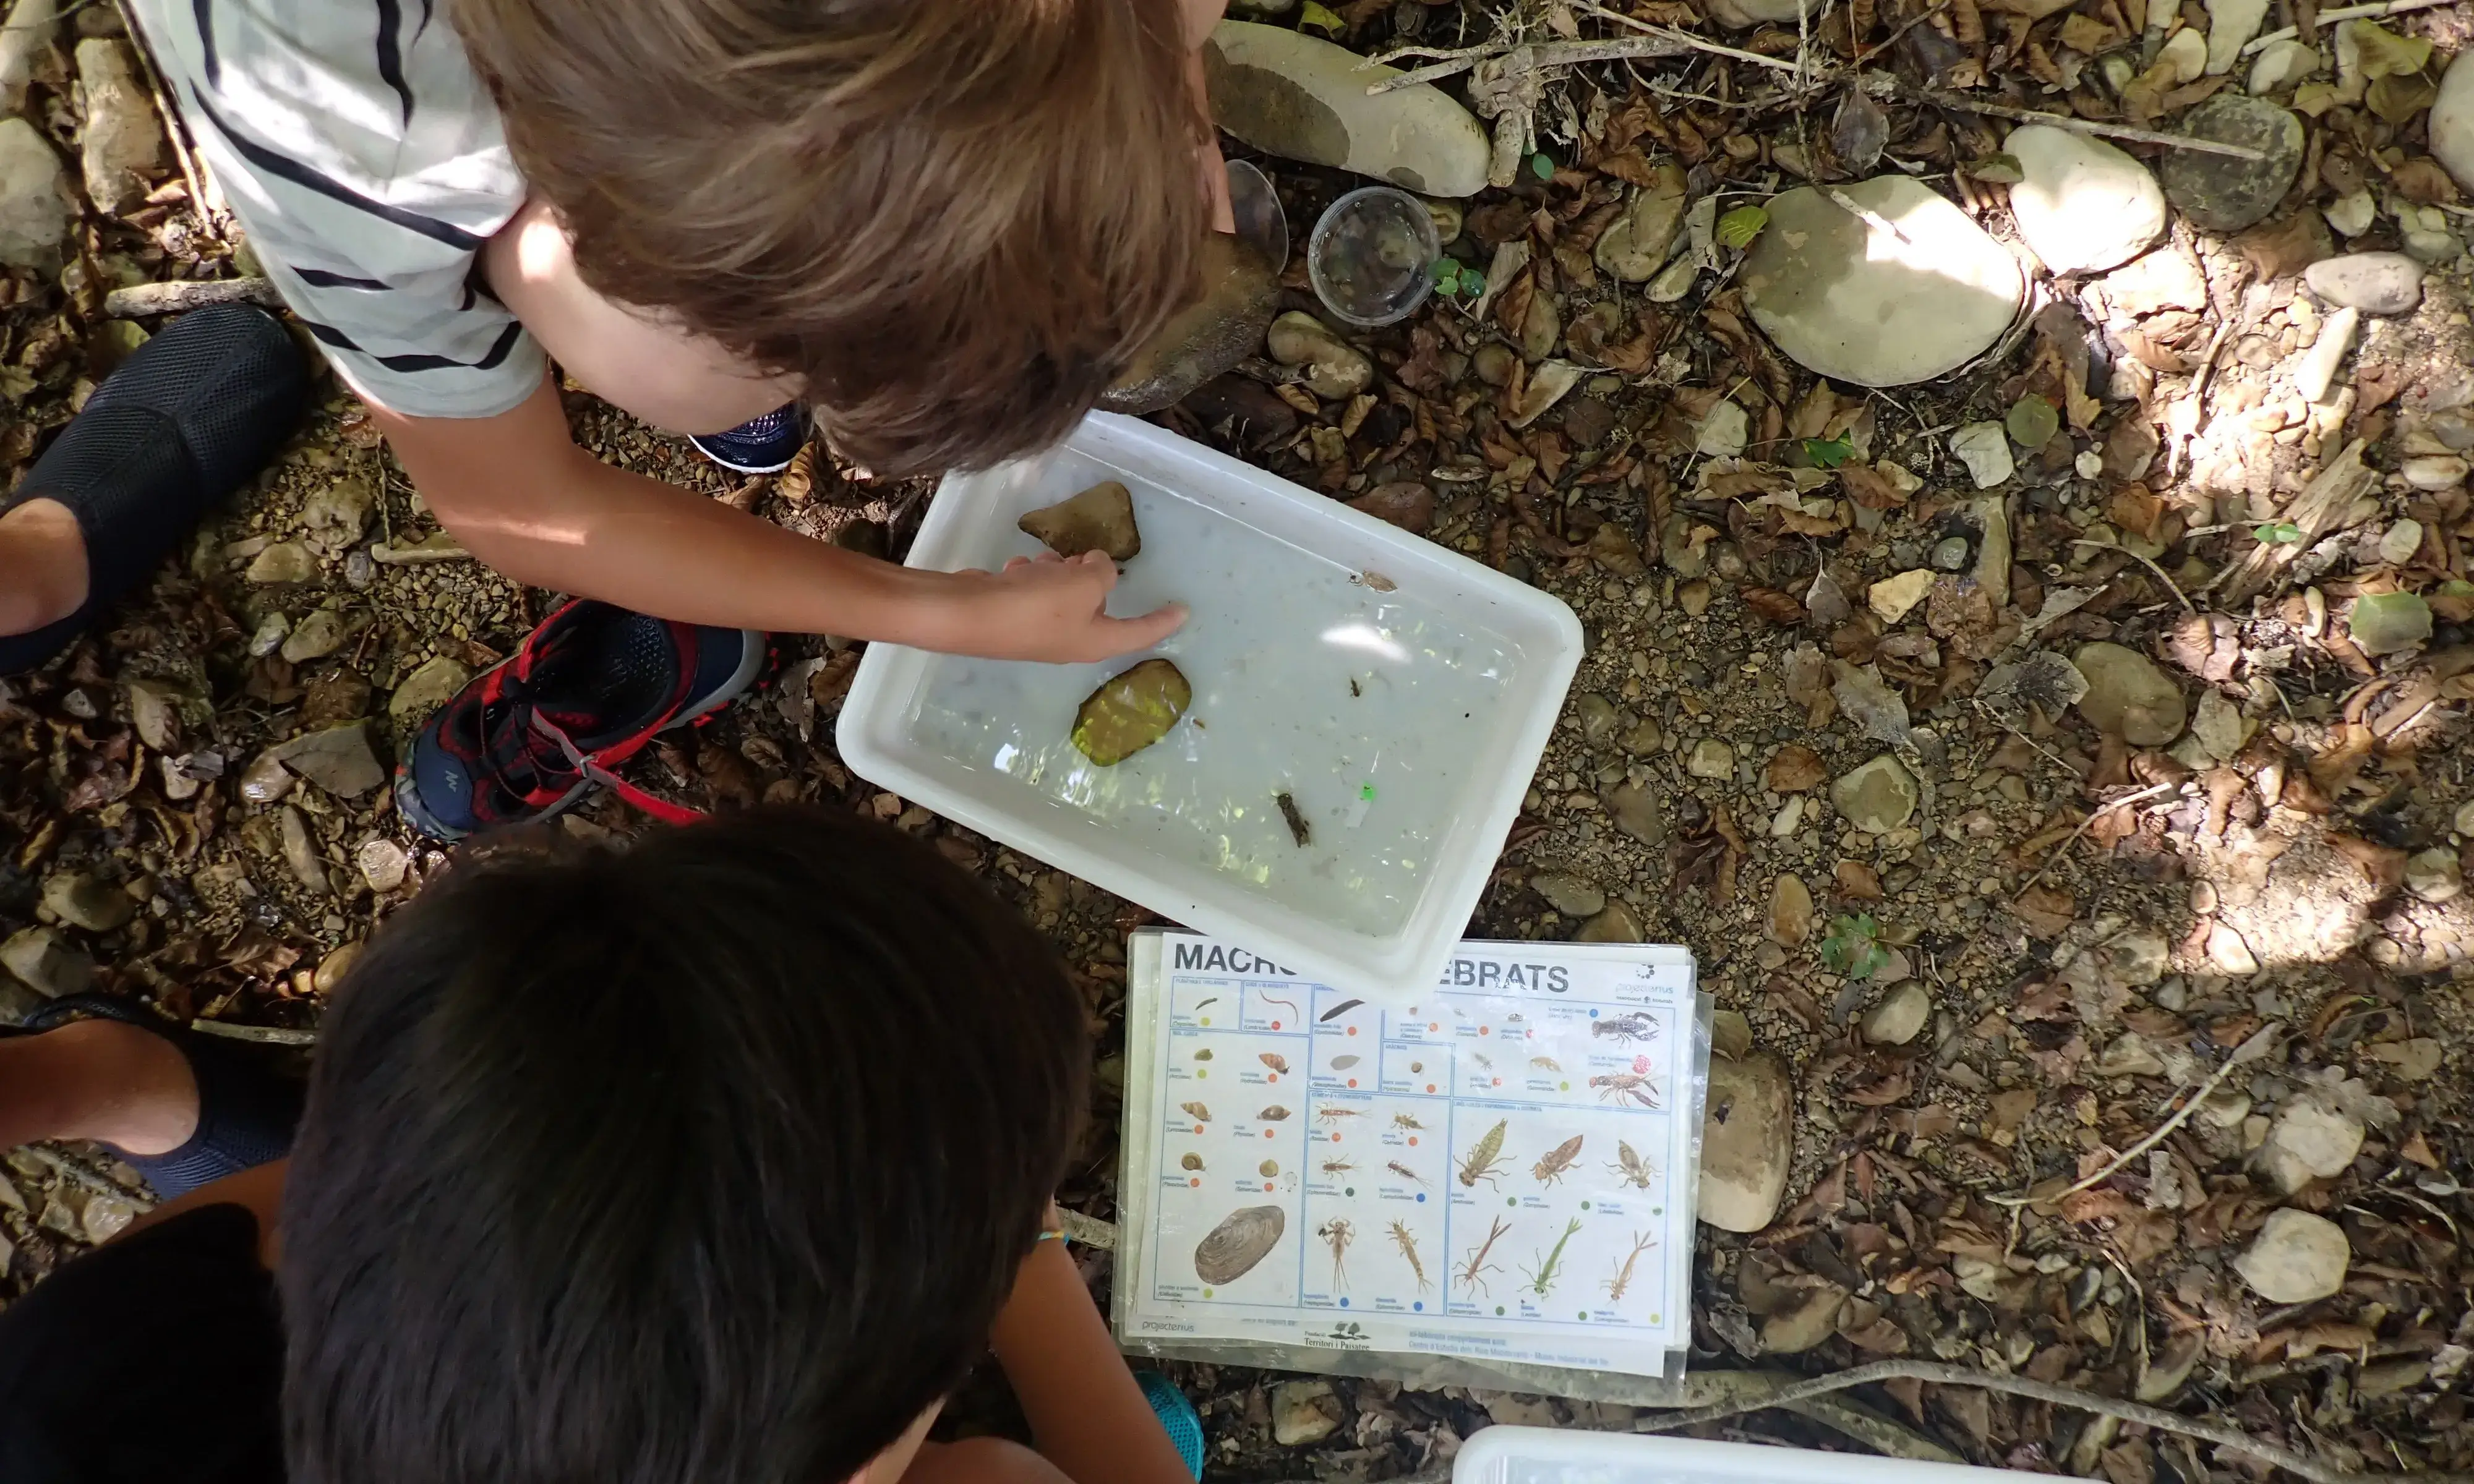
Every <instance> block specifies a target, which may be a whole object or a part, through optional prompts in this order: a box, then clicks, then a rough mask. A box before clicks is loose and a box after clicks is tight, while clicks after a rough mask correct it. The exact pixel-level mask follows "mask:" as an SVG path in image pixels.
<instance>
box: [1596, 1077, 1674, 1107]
mask: <svg viewBox="0 0 2474 1484" xmlns="http://www.w3.org/2000/svg"><path fill="white" fill-rule="evenodd" d="M1589 1086H1590V1087H1593V1088H1595V1089H1598V1101H1600V1102H1602V1103H1613V1104H1615V1105H1616V1106H1617V1107H1621V1106H1622V1105H1624V1104H1626V1103H1638V1104H1639V1105H1640V1106H1641V1107H1643V1108H1656V1107H1657V1106H1658V1084H1657V1082H1656V1081H1655V1080H1653V1079H1652V1078H1651V1077H1650V1076H1649V1075H1648V1074H1647V1073H1645V1072H1608V1073H1606V1074H1605V1075H1603V1076H1597V1077H1592V1078H1590V1079H1589Z"/></svg>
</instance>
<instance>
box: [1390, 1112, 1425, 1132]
mask: <svg viewBox="0 0 2474 1484" xmlns="http://www.w3.org/2000/svg"><path fill="white" fill-rule="evenodd" d="M1392 1126H1393V1127H1394V1128H1395V1129H1416V1130H1417V1131H1418V1132H1419V1133H1420V1134H1423V1133H1424V1132H1426V1126H1425V1125H1424V1124H1422V1123H1419V1121H1418V1115H1417V1114H1416V1113H1394V1114H1393V1115H1392Z"/></svg>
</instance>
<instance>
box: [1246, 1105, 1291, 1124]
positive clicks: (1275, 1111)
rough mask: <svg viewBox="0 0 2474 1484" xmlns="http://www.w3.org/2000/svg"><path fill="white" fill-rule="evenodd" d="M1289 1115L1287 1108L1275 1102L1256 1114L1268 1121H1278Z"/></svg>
mask: <svg viewBox="0 0 2474 1484" xmlns="http://www.w3.org/2000/svg"><path fill="white" fill-rule="evenodd" d="M1288 1115H1289V1111H1288V1110H1287V1109H1285V1108H1282V1107H1281V1106H1280V1105H1279V1104H1277V1103H1273V1105H1272V1106H1271V1107H1269V1108H1266V1109H1264V1110H1263V1111H1262V1112H1261V1113H1256V1114H1255V1115H1254V1116H1255V1117H1257V1118H1260V1119H1262V1120H1263V1121H1265V1122H1266V1123H1278V1122H1279V1121H1281V1120H1282V1119H1284V1118H1286V1117H1288Z"/></svg>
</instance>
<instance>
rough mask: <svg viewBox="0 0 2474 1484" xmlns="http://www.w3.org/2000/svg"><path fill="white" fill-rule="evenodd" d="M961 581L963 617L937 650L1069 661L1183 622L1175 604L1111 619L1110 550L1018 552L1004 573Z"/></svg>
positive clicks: (1131, 644) (1113, 569) (1130, 644)
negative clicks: (1068, 554) (1073, 554)
mask: <svg viewBox="0 0 2474 1484" xmlns="http://www.w3.org/2000/svg"><path fill="white" fill-rule="evenodd" d="M954 577H955V580H956V581H957V582H958V583H960V584H962V585H963V586H962V589H961V591H960V592H959V593H958V595H957V596H958V599H959V611H958V613H957V615H956V616H957V617H958V619H959V620H960V622H959V623H958V625H957V628H956V632H955V633H954V634H952V636H951V637H950V638H949V639H948V640H947V641H946V642H943V643H939V644H936V645H934V646H932V647H934V648H936V649H941V650H945V651H947V652H949V653H952V654H958V655H978V656H981V657H983V658H989V659H1040V660H1045V661H1047V662H1049V663H1051V664H1070V663H1075V662H1079V661H1081V660H1088V659H1105V658H1109V657H1110V656H1112V655H1122V654H1126V653H1128V651H1131V650H1137V649H1148V648H1150V647H1151V646H1152V645H1153V644H1156V643H1158V642H1159V641H1160V640H1162V639H1164V638H1167V637H1168V636H1169V635H1170V634H1175V633H1176V631H1177V628H1178V626H1179V625H1181V624H1183V623H1184V622H1185V611H1186V610H1185V605H1184V604H1182V603H1171V604H1168V605H1167V606H1165V607H1162V608H1157V609H1154V610H1152V611H1151V612H1148V613H1145V614H1143V615H1142V616H1141V617H1139V618H1111V617H1109V616H1108V613H1107V602H1108V592H1109V589H1111V588H1113V587H1115V586H1117V564H1116V563H1115V562H1111V561H1109V560H1108V555H1107V553H1105V552H1100V551H1091V552H1085V553H1083V554H1082V555H1081V556H1079V557H1077V558H1075V559H1074V560H1072V561H1070V562H1069V561H1066V560H1065V559H1064V558H1061V557H1059V556H1057V555H1056V554H1055V552H1049V551H1043V552H1041V553H1040V554H1039V555H1038V556H1037V557H1036V558H1031V557H1016V558H1014V559H1013V560H1012V561H1010V562H1007V563H1006V564H1005V570H1004V571H1002V572H957V573H955V574H954Z"/></svg>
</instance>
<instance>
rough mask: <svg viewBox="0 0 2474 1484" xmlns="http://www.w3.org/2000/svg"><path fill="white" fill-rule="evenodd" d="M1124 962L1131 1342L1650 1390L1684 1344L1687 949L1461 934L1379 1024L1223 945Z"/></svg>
mask: <svg viewBox="0 0 2474 1484" xmlns="http://www.w3.org/2000/svg"><path fill="white" fill-rule="evenodd" d="M1129 960H1130V962H1129V969H1130V970H1131V973H1130V978H1129V983H1130V985H1131V993H1130V999H1129V1008H1128V1042H1127V1065H1128V1087H1127V1100H1126V1113H1125V1117H1126V1128H1127V1161H1126V1170H1125V1178H1124V1183H1123V1185H1122V1187H1121V1189H1122V1200H1121V1204H1122V1205H1123V1206H1124V1208H1125V1209H1124V1212H1123V1216H1124V1221H1125V1229H1124V1231H1123V1233H1122V1235H1121V1238H1120V1242H1121V1247H1120V1251H1121V1253H1124V1254H1126V1255H1128V1257H1130V1260H1131V1263H1132V1271H1131V1272H1130V1273H1129V1274H1126V1275H1123V1276H1121V1277H1120V1279H1119V1282H1120V1283H1121V1284H1125V1283H1128V1282H1129V1283H1131V1284H1132V1287H1131V1290H1130V1292H1122V1291H1121V1298H1120V1304H1119V1323H1120V1328H1121V1330H1122V1331H1123V1333H1124V1336H1125V1337H1126V1338H1127V1339H1128V1340H1133V1339H1136V1338H1142V1337H1150V1338H1154V1339H1159V1340H1169V1339H1175V1340H1176V1341H1179V1342H1197V1341H1200V1342H1207V1341H1210V1340H1213V1339H1222V1340H1242V1341H1248V1342H1255V1343H1264V1344H1274V1345H1298V1346H1313V1347H1320V1348H1336V1349H1342V1350H1365V1351H1376V1352H1405V1353H1416V1354H1431V1355H1458V1356H1467V1357H1474V1358H1483V1359H1486V1360H1492V1361H1508V1362H1519V1363H1525V1364H1536V1365H1548V1366H1564V1367H1576V1368H1586V1369H1592V1370H1601V1371H1619V1372H1627V1373H1631V1374H1636V1375H1644V1376H1656V1375H1660V1374H1661V1373H1662V1372H1664V1371H1665V1369H1666V1366H1667V1352H1669V1351H1670V1350H1680V1349H1682V1348H1683V1347H1684V1346H1685V1344H1686V1339H1687V1336H1688V1321H1689V1314H1688V1309H1689V1307H1690V1286H1689V1281H1688V1268H1689V1263H1690V1258H1691V1248H1692V1231H1693V1229H1692V1220H1693V1212H1692V1201H1693V1192H1694V1188H1695V1185H1694V1182H1695V1178H1696V1176H1695V1170H1694V1167H1693V1162H1692V1161H1693V1158H1694V1142H1695V1139H1696V1138H1697V1136H1698V1134H1699V1131H1700V1120H1701V1091H1702V1082H1701V1079H1702V1078H1703V1077H1704V1076H1705V1075H1706V1073H1705V1071H1704V1068H1705V1067H1706V1061H1703V1060H1700V1059H1697V1058H1696V1055H1695V1050H1696V1037H1695V1017H1696V1009H1697V996H1696V993H1695V988H1694V982H1693V966H1692V959H1691V955H1690V954H1689V953H1687V952H1686V950H1684V949H1682V948H1680V947H1669V946H1661V945H1637V944H1626V945H1578V944H1561V943H1557V944H1537V943H1465V944H1463V945H1460V946H1459V948H1458V949H1456V950H1455V952H1454V954H1453V957H1452V958H1451V959H1450V961H1449V962H1448V963H1447V964H1446V965H1445V967H1444V970H1443V975H1442V977H1441V981H1440V982H1439V983H1438V984H1437V985H1436V986H1435V987H1434V988H1433V989H1432V990H1431V991H1430V992H1428V993H1425V994H1423V995H1421V996H1419V998H1418V999H1417V1001H1416V1002H1415V1003H1414V1004H1407V1005H1403V1004H1400V1003H1397V1002H1395V1003H1393V1004H1390V1005H1389V1006H1384V1005H1377V1004H1375V1003H1372V1002H1370V1001H1367V1000H1364V999H1362V998H1359V997H1356V996H1353V995H1350V994H1348V993H1346V992H1343V991H1338V990H1334V989H1332V988H1330V987H1328V986H1323V985H1318V984H1316V983H1314V982H1313V981H1311V980H1307V979H1301V978H1298V977H1296V976H1294V975H1291V974H1289V973H1287V972H1286V971H1284V970H1282V969H1279V968H1278V967H1277V966H1275V965H1273V964H1271V963H1270V962H1268V961H1266V960H1263V959H1261V958H1258V957H1256V956H1255V955H1253V954H1251V953H1249V952H1248V951H1247V950H1245V949H1244V948H1242V947H1239V946H1236V945H1231V944H1228V943H1225V942H1223V941H1221V940H1217V939H1210V938H1202V937H1194V936H1186V935H1173V934H1156V933H1154V934H1143V935H1139V936H1137V937H1136V938H1135V940H1134V941H1133V944H1132V945H1131V951H1130V953H1129ZM1705 1055H1706V1053H1705Z"/></svg>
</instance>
